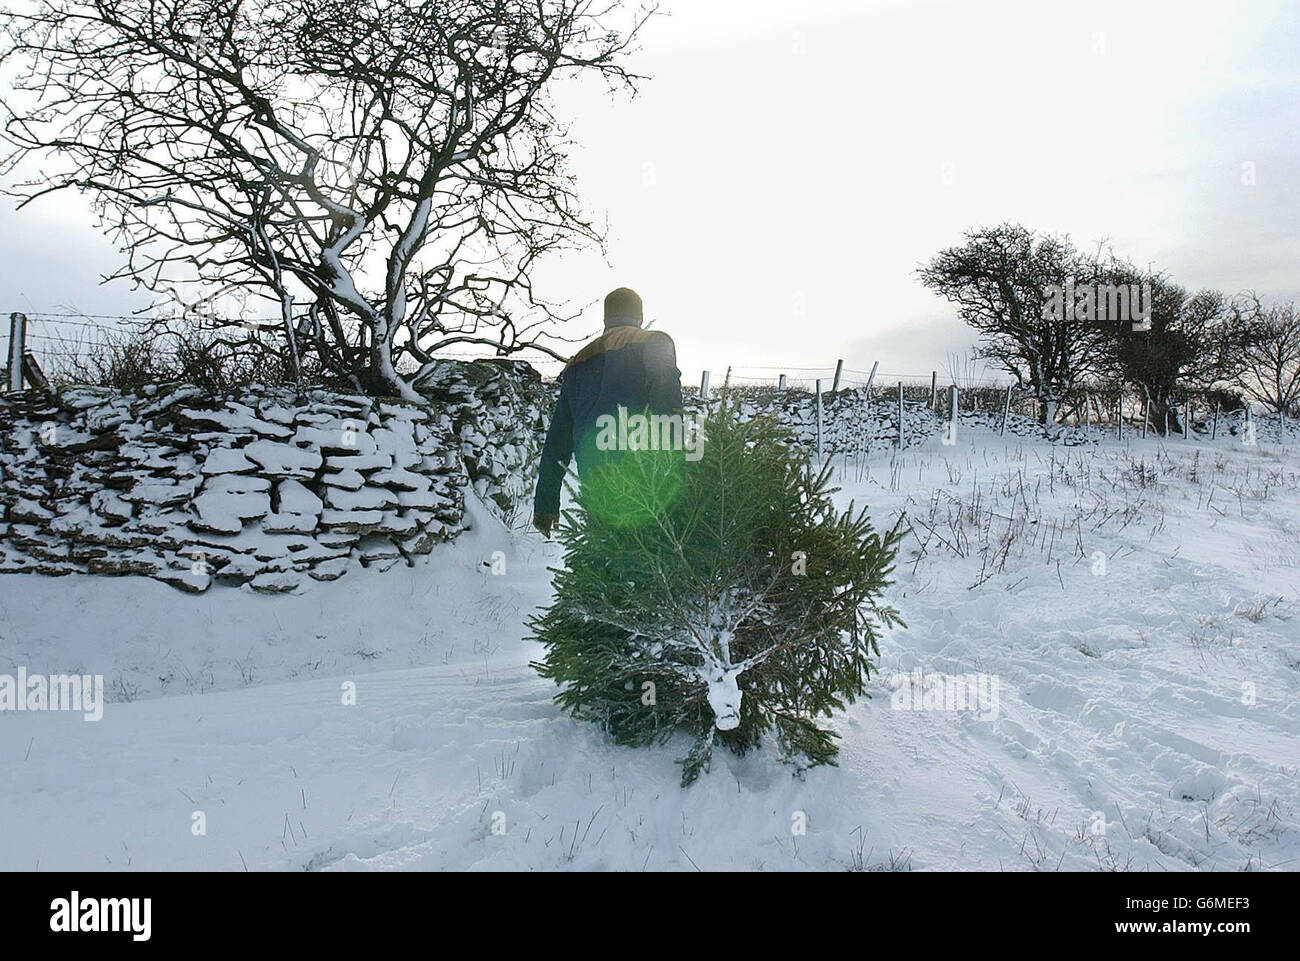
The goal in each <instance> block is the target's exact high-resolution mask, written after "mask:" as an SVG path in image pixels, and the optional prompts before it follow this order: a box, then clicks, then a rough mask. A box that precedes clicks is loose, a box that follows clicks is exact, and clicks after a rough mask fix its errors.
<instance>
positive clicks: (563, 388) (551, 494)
mask: <svg viewBox="0 0 1300 961" xmlns="http://www.w3.org/2000/svg"><path fill="white" fill-rule="evenodd" d="M572 457H573V414H572V412H571V411H570V410H569V396H568V380H567V379H566V380H565V381H564V382H563V383H562V384H561V385H560V396H559V398H558V399H557V400H556V402H555V413H554V414H553V415H552V416H551V426H550V429H549V430H547V432H546V443H545V444H543V445H542V462H541V465H540V466H539V467H538V469H537V492H536V494H535V495H534V496H533V514H534V515H537V514H545V515H549V516H552V517H558V516H559V513H560V486H561V485H562V484H563V483H564V473H565V471H567V470H568V469H569V460H570V459H571V458H572Z"/></svg>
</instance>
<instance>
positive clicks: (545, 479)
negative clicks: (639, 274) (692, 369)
mask: <svg viewBox="0 0 1300 961" xmlns="http://www.w3.org/2000/svg"><path fill="white" fill-rule="evenodd" d="M620 406H622V407H626V408H628V410H629V411H643V410H645V409H646V408H649V409H650V411H651V412H652V413H656V414H671V413H675V412H677V411H680V410H681V409H682V374H681V371H680V370H678V369H677V347H676V345H674V344H673V339H672V338H671V337H669V336H668V335H667V334H665V333H663V332H662V331H658V330H642V329H641V328H640V327H634V326H631V325H624V326H617V327H610V328H609V329H607V330H606V331H605V332H604V333H603V334H601V335H600V336H599V337H597V338H596V339H595V340H593V341H592V342H591V343H589V344H588V345H587V346H585V347H584V348H582V350H580V351H578V353H577V354H575V355H574V357H573V359H572V360H571V361H569V364H568V366H567V367H565V368H564V373H562V374H561V375H560V396H559V399H558V400H557V401H556V404H555V415H554V416H553V417H552V418H551V427H550V430H548V431H547V433H546V443H545V445H544V446H543V447H542V463H541V466H540V467H539V468H538V474H537V493H536V496H535V497H534V498H533V513H534V514H538V515H552V516H555V515H558V514H559V513H560V487H561V485H562V484H563V482H564V472H565V471H566V470H568V467H569V460H570V459H571V458H572V457H573V456H574V455H575V454H576V455H577V459H578V475H579V476H582V475H583V474H585V473H587V471H589V470H591V469H592V468H593V467H595V466H596V465H597V464H598V463H599V462H600V460H601V454H600V452H599V451H597V450H596V445H595V435H596V418H598V417H600V416H601V415H602V414H616V413H617V411H618V408H619V407H620Z"/></svg>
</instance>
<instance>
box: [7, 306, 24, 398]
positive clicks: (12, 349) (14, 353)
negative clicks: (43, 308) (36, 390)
mask: <svg viewBox="0 0 1300 961" xmlns="http://www.w3.org/2000/svg"><path fill="white" fill-rule="evenodd" d="M26 341H27V315H26V314H20V313H17V312H15V313H12V314H10V315H9V384H8V387H9V389H10V390H22V389H23V354H24V353H26V350H27V343H26Z"/></svg>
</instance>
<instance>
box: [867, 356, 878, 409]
mask: <svg viewBox="0 0 1300 961" xmlns="http://www.w3.org/2000/svg"><path fill="white" fill-rule="evenodd" d="M879 366H880V361H878V360H877V361H875V362H873V363H872V365H871V373H870V374H868V375H867V400H868V401H870V400H871V382H872V381H873V380H875V379H876V368H877V367H879Z"/></svg>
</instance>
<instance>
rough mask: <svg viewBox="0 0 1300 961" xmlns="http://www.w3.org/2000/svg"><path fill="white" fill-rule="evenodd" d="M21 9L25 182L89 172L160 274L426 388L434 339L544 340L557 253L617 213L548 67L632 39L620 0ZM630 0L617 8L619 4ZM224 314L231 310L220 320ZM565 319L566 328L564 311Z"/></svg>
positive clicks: (621, 84) (70, 184)
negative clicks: (538, 267)
mask: <svg viewBox="0 0 1300 961" xmlns="http://www.w3.org/2000/svg"><path fill="white" fill-rule="evenodd" d="M26 9H27V11H28V12H8V13H4V14H3V15H0V19H2V25H3V32H4V37H5V39H4V40H2V41H0V62H4V63H6V64H14V65H16V66H20V67H21V68H22V70H21V76H20V78H19V80H18V82H17V84H16V89H15V91H14V93H13V94H12V95H11V96H10V97H9V98H8V99H7V101H6V102H4V103H3V105H2V106H0V110H2V111H3V113H2V114H0V116H3V121H4V123H3V138H4V141H5V142H6V144H7V146H8V148H9V152H8V153H7V154H6V155H5V157H4V158H3V164H2V166H0V170H3V171H4V172H5V173H6V174H9V175H12V176H14V177H15V178H16V177H17V174H16V173H15V171H16V170H17V168H18V166H19V165H20V163H21V162H22V161H23V160H24V159H25V158H28V157H30V158H32V159H34V160H40V161H41V162H42V163H43V164H44V166H42V167H41V168H40V169H39V170H38V171H37V172H36V173H35V175H33V176H29V179H27V180H25V181H23V182H19V183H17V185H16V186H15V187H14V188H13V189H12V190H11V191H10V192H11V193H13V194H16V195H17V196H19V197H20V198H21V201H22V203H23V204H25V203H28V202H30V201H31V200H33V199H35V198H37V197H40V196H43V195H44V194H47V193H50V192H53V191H57V190H66V189H75V190H78V191H83V192H86V193H88V194H89V195H90V197H91V199H92V201H93V204H94V207H95V210H96V212H97V214H98V215H99V216H100V218H101V219H102V221H103V222H104V223H106V224H108V225H109V228H110V230H111V232H112V233H113V234H114V235H115V236H116V239H118V241H119V242H120V244H121V246H122V247H123V249H124V251H125V253H126V254H127V259H126V262H125V264H124V265H123V266H122V267H121V269H120V270H119V271H118V272H116V273H115V274H114V275H113V276H114V277H129V278H131V279H132V280H133V281H134V282H136V283H137V284H140V285H143V286H145V287H146V288H148V289H150V290H155V291H157V290H163V289H166V288H167V287H168V285H169V284H175V283H178V282H186V281H190V280H195V279H197V280H200V281H202V282H204V283H205V284H206V285H208V286H209V287H223V288H228V287H231V286H236V287H239V288H243V289H245V290H250V291H253V292H254V293H255V294H256V296H258V297H261V298H265V300H266V301H269V302H270V303H271V304H273V305H274V310H273V313H274V314H275V317H276V319H275V320H274V321H273V323H275V324H276V325H277V326H278V328H279V329H280V330H281V331H282V333H283V335H284V338H285V341H286V344H287V348H288V351H289V353H290V354H291V356H292V358H293V362H294V364H295V366H296V365H297V364H298V363H299V362H300V359H301V352H303V351H314V352H315V353H316V354H317V355H318V358H317V359H318V366H319V367H321V368H323V369H325V370H329V371H332V372H334V373H335V374H340V375H344V376H346V377H348V378H350V379H352V380H353V382H354V383H356V384H357V385H358V386H360V387H364V388H365V389H369V390H376V391H383V392H392V393H397V394H400V395H402V396H405V397H407V398H409V399H415V398H416V397H417V396H418V395H417V393H416V390H415V388H416V387H417V386H418V385H419V383H420V381H421V379H422V378H423V377H425V376H427V375H428V374H429V373H431V372H432V365H433V361H434V358H435V356H436V354H437V352H438V351H440V350H443V349H444V348H447V347H450V346H452V345H463V344H476V345H486V346H488V347H491V348H493V349H495V350H496V351H498V352H499V353H510V352H514V351H518V350H520V349H522V348H524V347H526V346H529V345H532V346H535V347H537V348H538V349H542V350H546V351H548V352H549V353H552V354H553V355H555V356H559V355H558V354H556V353H555V351H554V350H553V349H551V348H548V347H546V346H545V345H544V344H540V343H539V341H538V337H539V336H542V335H543V334H544V332H545V328H546V327H547V326H549V324H550V322H551V321H555V320H561V319H564V315H563V313H562V310H563V308H562V307H561V306H560V305H557V304H554V303H550V302H547V301H544V300H543V299H542V298H541V297H539V296H536V294H535V292H534V290H533V287H532V284H531V281H530V277H531V274H532V270H533V267H534V265H535V264H536V263H537V261H538V259H539V258H540V257H542V256H544V255H546V254H548V253H551V252H554V251H558V250H563V249H567V248H570V247H573V246H575V245H581V244H585V243H591V242H599V241H600V239H601V234H600V231H599V230H598V228H597V227H596V226H595V225H594V224H593V222H592V221H591V219H590V218H589V217H588V216H587V215H585V214H584V213H583V212H582V211H581V210H580V208H579V205H578V202H577V198H576V195H575V189H574V184H573V181H572V177H571V175H570V174H569V172H568V170H567V167H566V151H567V148H568V146H569V141H568V139H567V133H566V130H565V128H564V126H563V125H562V124H561V123H560V121H559V120H557V119H556V117H555V115H554V113H553V107H552V103H551V98H550V96H549V92H550V90H551V89H552V87H553V84H554V81H556V80H557V79H558V78H561V77H563V76H574V75H591V76H594V77H597V78H601V79H602V80H603V81H604V82H605V83H606V84H607V85H608V86H609V88H610V89H611V90H617V89H624V90H632V89H634V83H635V81H636V79H638V78H636V77H634V76H633V75H631V74H630V73H628V72H627V71H626V70H625V69H624V68H623V67H622V66H621V65H620V64H621V62H622V59H623V57H622V55H623V54H624V53H625V52H626V51H627V49H628V47H629V44H630V43H631V42H632V41H633V39H634V37H635V36H636V34H637V32H638V30H639V29H640V27H641V25H642V24H643V23H644V21H645V18H646V17H647V16H648V15H649V14H650V13H651V12H652V11H651V10H649V9H646V8H644V7H643V8H638V9H637V10H635V11H633V12H628V13H626V15H624V13H623V11H621V9H620V6H619V0H438V2H433V0H424V2H421V0H314V2H312V3H310V4H302V3H297V2H289V0H34V2H33V3H32V4H31V5H30V6H29V7H27V8H26ZM616 16H618V17H620V19H621V21H622V29H617V28H616V25H615V24H614V23H613V22H612V20H613V18H614V17H616ZM217 323H218V326H220V324H221V323H222V321H221V320H218V321H217ZM547 336H549V334H547Z"/></svg>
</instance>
